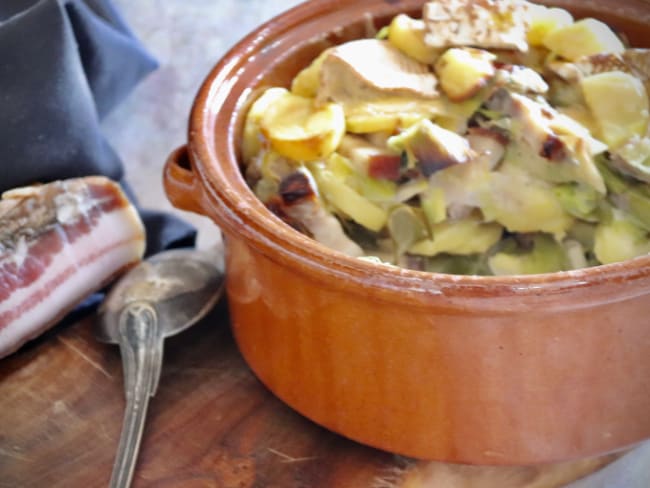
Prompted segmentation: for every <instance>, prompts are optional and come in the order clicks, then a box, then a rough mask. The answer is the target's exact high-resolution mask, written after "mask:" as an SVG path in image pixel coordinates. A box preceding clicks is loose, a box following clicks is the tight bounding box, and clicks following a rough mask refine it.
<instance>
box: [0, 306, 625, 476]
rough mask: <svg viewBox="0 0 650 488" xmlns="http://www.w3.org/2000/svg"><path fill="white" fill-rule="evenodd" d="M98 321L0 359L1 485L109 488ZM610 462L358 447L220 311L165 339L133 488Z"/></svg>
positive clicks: (577, 472) (574, 470)
mask: <svg viewBox="0 0 650 488" xmlns="http://www.w3.org/2000/svg"><path fill="white" fill-rule="evenodd" d="M92 319H93V317H87V318H86V319H84V320H81V321H79V322H76V323H74V324H72V325H68V326H60V327H58V328H56V329H54V330H52V331H51V332H49V333H48V334H46V335H45V336H43V337H41V338H39V339H38V340H36V341H34V342H32V343H31V344H29V345H28V346H26V347H25V348H23V349H22V350H21V351H19V352H18V353H16V354H14V355H12V356H10V357H8V358H5V359H3V360H0V487H2V488H5V487H6V488H9V487H11V488H15V487H20V488H30V487H34V488H42V487H52V488H54V487H65V488H74V487H84V488H91V487H104V486H107V484H108V481H109V478H110V473H111V467H112V463H113V458H114V454H115V448H116V446H117V443H118V437H119V433H120V428H121V422H122V413H123V408H124V400H123V386H122V371H121V363H120V357H119V350H118V348H117V346H110V345H104V344H99V343H97V342H96V341H95V340H94V338H93V336H92V333H91V321H92ZM613 459H614V457H612V456H608V457H604V458H600V459H594V460H585V461H580V462H576V463H567V464H562V465H555V466H548V467H545V468H479V467H469V466H455V465H448V464H443V463H426V462H414V461H410V460H406V459H403V458H400V457H398V456H394V455H391V454H388V453H385V452H381V451H378V450H374V449H371V448H368V447H364V446H361V445H359V444H356V443H354V442H352V441H349V440H347V439H344V438H342V437H340V436H338V435H336V434H334V433H331V432H328V431H327V430H325V429H322V428H320V427H319V426H317V425H315V424H313V423H312V422H310V421H308V420H306V419H305V418H303V417H301V416H300V415H298V414H296V413H295V412H293V411H292V410H291V409H289V408H288V407H287V406H285V405H284V404H283V403H281V402H280V401H279V400H277V399H276V398H275V397H274V396H273V395H272V394H270V393H269V391H268V390H266V389H265V387H264V386H263V385H262V384H261V383H260V382H259V381H258V380H257V379H256V378H255V377H254V376H253V375H252V373H251V372H250V370H249V369H248V368H247V366H246V364H245V363H244V361H243V360H242V358H241V356H240V355H239V353H238V351H237V348H236V346H235V343H234V341H233V338H232V336H231V334H230V330H229V327H228V317H227V310H226V307H225V305H223V304H221V305H220V306H219V307H217V309H216V310H215V311H214V313H213V314H212V315H211V316H210V317H208V319H207V320H204V321H203V322H202V323H201V324H199V325H197V326H195V327H193V328H192V329H190V330H188V331H186V332H184V333H183V334H181V335H179V336H177V337H173V338H170V339H168V340H167V341H166V343H165V360H164V366H163V372H162V378H161V382H160V387H159V390H158V393H157V394H156V396H155V397H154V398H153V400H152V402H151V403H150V407H149V416H148V420H147V425H146V427H145V433H144V439H143V442H142V447H141V452H140V458H139V464H138V466H137V468H136V474H135V477H134V483H133V486H134V487H165V488H167V487H184V488H194V487H197V488H198V487H217V488H339V487H340V488H353V487H354V488H366V487H367V488H381V487H384V488H393V487H401V488H425V487H428V486H432V487H445V488H455V487H458V488H464V487H479V488H491V487H495V488H496V487H498V488H509V487H513V488H514V487H522V488H531V487H535V488H548V487H556V486H562V485H563V484H565V483H567V482H570V481H572V480H575V479H578V478H580V477H582V476H584V475H585V474H587V473H590V472H592V471H594V470H596V469H598V468H599V467H601V466H603V465H605V464H607V463H609V462H611V461H612V460H613Z"/></svg>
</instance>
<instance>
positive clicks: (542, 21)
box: [526, 3, 573, 46]
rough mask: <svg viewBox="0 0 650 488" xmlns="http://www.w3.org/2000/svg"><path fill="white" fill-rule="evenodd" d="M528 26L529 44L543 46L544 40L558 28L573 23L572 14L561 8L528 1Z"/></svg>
mask: <svg viewBox="0 0 650 488" xmlns="http://www.w3.org/2000/svg"><path fill="white" fill-rule="evenodd" d="M529 7H530V16H531V19H530V27H529V28H528V33H527V34H526V36H527V38H528V43H529V44H530V45H531V46H543V45H544V40H545V39H546V37H547V36H548V35H549V34H550V33H551V32H555V31H556V30H558V29H561V28H564V27H568V26H570V25H571V24H573V16H572V15H571V14H570V13H569V12H568V11H566V10H564V9H563V8H549V7H546V6H544V5H538V4H536V3H530V4H529Z"/></svg>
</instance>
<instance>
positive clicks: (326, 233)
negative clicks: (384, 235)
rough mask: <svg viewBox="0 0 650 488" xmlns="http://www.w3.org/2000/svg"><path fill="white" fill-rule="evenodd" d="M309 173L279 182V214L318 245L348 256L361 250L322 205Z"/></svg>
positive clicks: (295, 175) (297, 173)
mask: <svg viewBox="0 0 650 488" xmlns="http://www.w3.org/2000/svg"><path fill="white" fill-rule="evenodd" d="M317 188H318V187H317V186H316V182H315V181H314V179H313V177H312V176H311V173H309V171H308V170H306V169H305V168H299V169H298V170H296V171H295V172H293V173H291V174H289V175H288V176H286V177H285V178H284V179H283V180H282V181H281V182H280V188H279V195H280V199H281V212H283V213H284V214H286V215H287V216H288V217H289V218H290V219H292V220H294V221H296V222H297V223H298V224H300V226H302V227H304V228H305V229H306V230H307V231H308V232H309V233H310V234H311V235H312V236H313V237H314V239H316V240H317V241H318V242H320V243H322V244H324V245H325V246H327V247H330V248H332V249H335V250H337V251H340V252H342V253H344V254H347V255H349V256H355V257H358V256H361V255H363V250H362V249H361V247H359V246H358V245H357V244H356V243H354V242H353V241H352V240H351V239H350V238H349V237H348V236H347V235H346V234H345V232H343V228H342V227H341V223H340V222H339V221H338V220H337V219H336V217H334V216H333V215H332V214H330V213H329V212H328V211H327V210H325V208H323V205H322V203H321V200H320V197H319V195H318V189H317Z"/></svg>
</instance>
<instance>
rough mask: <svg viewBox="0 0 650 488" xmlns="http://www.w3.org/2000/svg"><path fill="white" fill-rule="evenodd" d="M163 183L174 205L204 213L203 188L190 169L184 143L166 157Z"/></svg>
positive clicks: (190, 165)
mask: <svg viewBox="0 0 650 488" xmlns="http://www.w3.org/2000/svg"><path fill="white" fill-rule="evenodd" d="M163 185H164V187H165V193H166V194H167V198H169V201H170V202H171V203H172V205H174V207H176V208H179V209H181V210H187V211H189V212H194V213H197V214H200V215H205V210H204V206H203V198H204V195H203V189H202V188H201V185H200V182H199V180H198V178H197V176H196V175H195V174H194V170H193V169H192V164H191V162H190V158H189V154H188V151H187V146H186V145H183V146H181V147H179V148H177V149H176V150H174V151H173V152H172V153H171V154H170V155H169V157H168V158H167V162H166V163H165V169H164V171H163Z"/></svg>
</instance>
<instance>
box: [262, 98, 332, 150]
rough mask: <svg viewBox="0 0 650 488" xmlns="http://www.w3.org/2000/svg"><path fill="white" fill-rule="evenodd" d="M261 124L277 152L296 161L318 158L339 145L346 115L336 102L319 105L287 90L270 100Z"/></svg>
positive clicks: (263, 131)
mask: <svg viewBox="0 0 650 488" xmlns="http://www.w3.org/2000/svg"><path fill="white" fill-rule="evenodd" d="M260 127H261V130H262V133H263V134H264V135H265V136H266V137H267V138H268V139H269V141H270V143H271V147H272V148H273V149H274V150H275V151H277V152H278V153H280V154H282V155H283V156H285V157H287V158H291V159H293V160H295V161H315V160H317V159H322V158H326V157H327V156H329V155H330V154H332V153H333V152H334V151H335V150H336V148H337V147H338V145H339V143H340V142H341V139H342V137H343V135H344V134H345V115H344V114H343V108H342V107H341V106H340V105H337V104H335V103H327V104H325V105H323V106H322V107H316V106H315V104H314V100H313V99H311V98H307V97H301V96H299V95H294V94H292V93H289V92H287V93H285V94H284V95H282V96H280V97H278V98H276V99H275V100H273V102H272V103H270V104H269V106H268V107H267V110H266V112H265V113H264V115H263V117H262V120H261V121H260Z"/></svg>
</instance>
